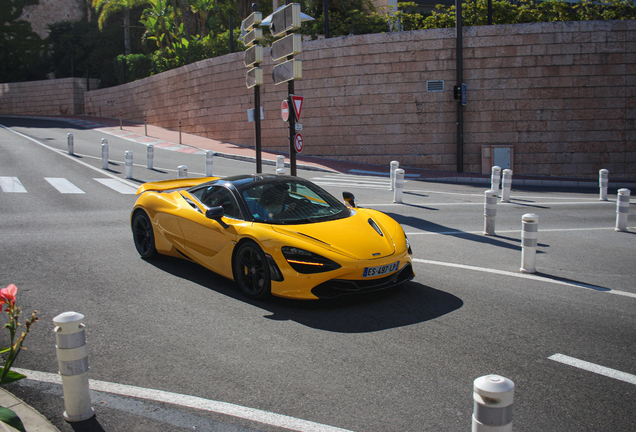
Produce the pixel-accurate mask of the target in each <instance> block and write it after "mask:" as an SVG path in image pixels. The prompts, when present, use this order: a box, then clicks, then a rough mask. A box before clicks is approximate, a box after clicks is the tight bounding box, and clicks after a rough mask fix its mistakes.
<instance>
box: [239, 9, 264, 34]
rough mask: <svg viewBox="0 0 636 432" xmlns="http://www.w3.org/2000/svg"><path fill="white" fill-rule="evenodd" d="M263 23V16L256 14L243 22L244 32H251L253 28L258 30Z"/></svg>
mask: <svg viewBox="0 0 636 432" xmlns="http://www.w3.org/2000/svg"><path fill="white" fill-rule="evenodd" d="M261 22H263V14H262V13H260V12H254V13H252V14H251V15H250V16H248V17H247V18H245V19H244V20H243V30H245V31H250V30H252V29H253V28H257V27H258V26H259V25H260V24H261Z"/></svg>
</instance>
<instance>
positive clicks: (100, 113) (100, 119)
mask: <svg viewBox="0 0 636 432" xmlns="http://www.w3.org/2000/svg"><path fill="white" fill-rule="evenodd" d="M99 124H102V107H99Z"/></svg>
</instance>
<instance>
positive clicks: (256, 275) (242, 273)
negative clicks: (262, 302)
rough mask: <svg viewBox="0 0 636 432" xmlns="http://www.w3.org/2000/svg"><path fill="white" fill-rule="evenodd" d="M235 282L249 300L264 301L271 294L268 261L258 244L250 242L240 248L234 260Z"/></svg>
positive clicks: (242, 244)
mask: <svg viewBox="0 0 636 432" xmlns="http://www.w3.org/2000/svg"><path fill="white" fill-rule="evenodd" d="M234 280H235V281H236V283H238V285H239V288H241V291H243V293H244V294H245V295H246V296H248V297H249V298H253V299H262V298H265V297H267V296H269V295H270V294H271V292H272V291H271V290H272V282H271V277H270V274H269V266H268V264H267V259H266V258H265V253H264V252H263V250H262V249H261V248H260V247H259V246H258V245H257V244H256V243H254V242H252V241H248V242H245V243H241V245H240V246H239V249H238V251H237V252H236V257H235V258H234Z"/></svg>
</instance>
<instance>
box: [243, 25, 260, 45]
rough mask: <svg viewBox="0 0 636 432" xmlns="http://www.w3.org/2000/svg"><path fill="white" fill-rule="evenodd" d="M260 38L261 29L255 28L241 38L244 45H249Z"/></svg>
mask: <svg viewBox="0 0 636 432" xmlns="http://www.w3.org/2000/svg"><path fill="white" fill-rule="evenodd" d="M261 39H263V29H259V28H257V29H254V30H252V31H251V32H249V33H248V34H246V35H245V38H244V39H243V44H244V45H245V46H246V47H251V46H252V45H253V44H254V42H258V41H259V40H261Z"/></svg>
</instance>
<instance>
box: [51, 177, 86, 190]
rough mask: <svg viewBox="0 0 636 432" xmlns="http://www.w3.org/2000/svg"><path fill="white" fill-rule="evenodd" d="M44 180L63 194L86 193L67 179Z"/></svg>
mask: <svg viewBox="0 0 636 432" xmlns="http://www.w3.org/2000/svg"><path fill="white" fill-rule="evenodd" d="M44 180H46V181H47V182H49V183H50V184H51V186H53V187H54V188H55V189H57V190H58V191H59V192H60V193H63V194H83V193H86V192H84V191H83V190H81V189H80V188H78V187H77V186H75V185H74V184H73V183H71V182H70V181H69V180H67V179H65V178H56V177H44Z"/></svg>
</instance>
